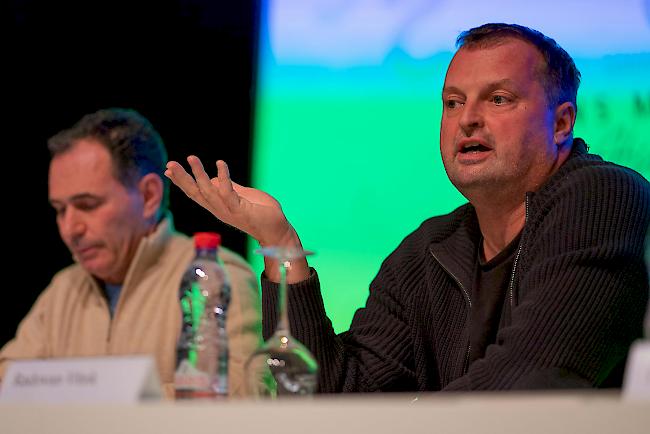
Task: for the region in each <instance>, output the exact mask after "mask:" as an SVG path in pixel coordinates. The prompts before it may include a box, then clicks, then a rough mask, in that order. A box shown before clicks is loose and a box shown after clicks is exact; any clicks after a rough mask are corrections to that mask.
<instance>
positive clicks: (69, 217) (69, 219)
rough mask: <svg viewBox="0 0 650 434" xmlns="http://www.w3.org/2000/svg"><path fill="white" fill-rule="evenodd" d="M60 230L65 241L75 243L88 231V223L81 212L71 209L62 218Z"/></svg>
mask: <svg viewBox="0 0 650 434" xmlns="http://www.w3.org/2000/svg"><path fill="white" fill-rule="evenodd" d="M59 228H60V230H61V236H62V237H63V238H64V239H67V240H70V241H74V240H75V239H77V238H79V237H80V236H81V235H83V233H84V232H85V231H86V223H85V221H84V219H83V216H82V215H81V213H80V212H78V211H77V210H75V209H71V208H69V209H67V210H66V211H65V214H64V215H63V216H62V217H61V218H60V223H59Z"/></svg>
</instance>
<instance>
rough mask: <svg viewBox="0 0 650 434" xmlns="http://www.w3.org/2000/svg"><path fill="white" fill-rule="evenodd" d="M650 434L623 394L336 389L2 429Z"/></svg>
mask: <svg viewBox="0 0 650 434" xmlns="http://www.w3.org/2000/svg"><path fill="white" fill-rule="evenodd" d="M168 432H169V433H172V432H173V433H177V434H181V433H191V434H200V433H211V434H214V433H263V434H271V433H283V434H291V433H296V434H298V433H300V434H306V433H327V434H332V433H335V434H345V433H355V434H361V433H367V432H371V433H373V434H382V433H390V434H397V433H402V432H404V433H445V434H449V433H451V434H453V433H518V434H530V433H533V434H534V433H544V434H548V433H552V434H558V433H571V434H575V433H589V434H597V433H608V434H623V433H643V434H648V433H650V401H645V402H644V401H629V400H624V399H622V398H621V397H620V395H619V394H617V393H608V392H601V391H598V392H590V393H580V394H577V393H563V394H560V393H535V394H532V393H529V394H521V393H504V392H501V393H482V394H480V393H479V394H477V393H471V394H470V393H463V394H457V395H452V394H421V395H419V396H418V397H414V395H398V394H373V395H336V396H335V395H330V396H323V397H314V398H308V399H284V400H277V401H267V402H260V401H258V402H254V401H244V400H242V401H229V402H196V401H190V402H149V403H140V404H135V405H126V404H125V405H121V404H102V405H100V404H87V405H46V404H29V405H27V404H25V405H16V404H2V405H0V433H2V434H13V433H54V434H56V433H66V434H74V433H83V434H90V433H97V434H102V433H127V434H128V433H138V434H148V433H151V434H160V433H168Z"/></svg>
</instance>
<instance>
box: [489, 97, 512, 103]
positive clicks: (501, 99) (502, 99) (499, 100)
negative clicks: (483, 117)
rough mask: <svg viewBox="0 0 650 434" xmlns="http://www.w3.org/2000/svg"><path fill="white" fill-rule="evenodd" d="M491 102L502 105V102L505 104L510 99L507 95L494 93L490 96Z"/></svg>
mask: <svg viewBox="0 0 650 434" xmlns="http://www.w3.org/2000/svg"><path fill="white" fill-rule="evenodd" d="M492 102H493V103H494V104H496V105H504V104H507V103H508V102H510V99H508V98H507V97H505V96H503V95H494V96H493V97H492Z"/></svg>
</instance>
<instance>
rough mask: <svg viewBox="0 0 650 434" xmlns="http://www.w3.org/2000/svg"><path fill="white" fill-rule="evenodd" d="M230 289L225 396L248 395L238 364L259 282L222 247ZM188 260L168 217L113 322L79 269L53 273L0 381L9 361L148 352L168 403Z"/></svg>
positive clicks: (257, 333) (4, 357) (249, 338)
mask: <svg viewBox="0 0 650 434" xmlns="http://www.w3.org/2000/svg"><path fill="white" fill-rule="evenodd" d="M219 256H220V258H221V259H222V261H223V263H224V264H225V267H226V272H227V273H228V275H229V277H230V281H231V285H232V296H231V302H230V306H229V309H228V317H227V322H226V328H227V331H228V337H229V345H230V351H229V353H230V354H229V357H230V364H229V386H230V392H229V394H230V396H235V397H239V396H244V395H245V394H246V386H245V373H244V363H245V362H246V359H247V358H248V356H249V355H250V354H251V353H252V352H253V351H254V350H255V349H256V348H257V346H258V345H259V344H260V343H261V339H262V337H261V313H260V300H259V289H258V285H257V280H256V279H255V276H254V275H253V272H252V270H251V268H250V267H249V265H248V264H247V263H246V262H245V261H244V260H243V259H242V258H241V257H240V256H238V255H237V254H235V253H233V252H231V251H229V250H227V249H225V248H223V247H222V248H220V251H219ZM193 257H194V243H193V241H192V239H191V238H189V237H187V236H185V235H182V234H179V233H177V232H174V228H173V223H172V220H171V217H168V218H166V219H164V220H163V221H162V222H161V223H160V225H159V227H158V228H157V230H156V231H155V232H154V233H153V234H152V235H150V236H148V237H146V238H145V239H143V241H142V242H141V243H140V246H139V247H138V250H137V252H136V254H135V257H134V259H133V262H132V263H131V266H130V268H129V271H128V273H127V276H126V279H125V281H124V285H123V286H122V290H121V292H120V296H119V300H118V302H117V306H116V308H115V314H114V316H113V318H111V315H110V312H109V308H108V302H107V300H106V298H105V296H104V294H103V292H102V290H101V289H100V287H99V286H98V285H97V282H96V281H95V279H93V278H92V277H91V276H90V274H88V273H87V272H86V271H85V270H84V269H83V268H82V267H81V266H80V265H79V264H74V265H71V266H69V267H67V268H64V269H63V270H61V271H60V272H58V273H57V274H56V275H55V276H54V278H53V279H52V282H51V283H50V285H49V286H48V287H47V288H46V289H45V291H43V293H42V294H41V295H40V296H39V297H38V299H37V300H36V302H35V304H34V306H33V307H32V309H31V310H30V312H29V313H28V314H27V316H26V317H25V318H24V319H23V320H22V322H21V323H20V325H19V326H18V331H17V333H16V337H15V338H14V339H13V340H11V341H9V342H7V344H6V345H5V346H4V347H3V348H2V350H0V378H1V377H2V375H3V374H4V371H5V368H6V365H7V362H8V361H10V360H11V359H22V358H49V357H79V356H107V355H128V354H152V355H153V356H154V357H155V359H156V363H157V366H158V372H159V375H160V380H161V382H162V384H163V390H164V392H165V395H166V396H167V397H171V396H173V382H174V370H175V366H176V341H177V339H178V336H179V332H180V327H181V313H180V304H179V301H178V289H179V285H180V281H181V277H182V275H183V273H184V271H185V269H186V267H187V266H188V265H189V263H190V262H191V260H192V259H193Z"/></svg>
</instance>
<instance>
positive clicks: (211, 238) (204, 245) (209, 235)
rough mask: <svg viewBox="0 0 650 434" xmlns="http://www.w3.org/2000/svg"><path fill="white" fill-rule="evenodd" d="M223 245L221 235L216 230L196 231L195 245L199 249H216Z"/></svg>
mask: <svg viewBox="0 0 650 434" xmlns="http://www.w3.org/2000/svg"><path fill="white" fill-rule="evenodd" d="M220 245H221V235H219V234H218V233H216V232H196V233H195V234H194V247H195V248H197V249H216V248H217V247H219V246H220Z"/></svg>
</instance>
